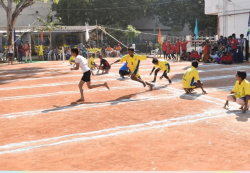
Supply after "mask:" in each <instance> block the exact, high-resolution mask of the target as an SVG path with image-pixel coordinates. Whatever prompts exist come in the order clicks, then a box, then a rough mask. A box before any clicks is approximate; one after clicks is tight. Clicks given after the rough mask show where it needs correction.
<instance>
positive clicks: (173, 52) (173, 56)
mask: <svg viewBox="0 0 250 173" xmlns="http://www.w3.org/2000/svg"><path fill="white" fill-rule="evenodd" d="M176 50H177V48H176V46H175V44H173V45H172V46H171V55H172V58H173V60H178V59H176V57H175V54H176Z"/></svg>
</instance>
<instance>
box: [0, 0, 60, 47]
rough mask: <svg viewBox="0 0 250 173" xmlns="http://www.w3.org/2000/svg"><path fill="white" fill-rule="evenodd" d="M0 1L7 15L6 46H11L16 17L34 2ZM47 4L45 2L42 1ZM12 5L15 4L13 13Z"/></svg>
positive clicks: (22, 0)
mask: <svg viewBox="0 0 250 173" xmlns="http://www.w3.org/2000/svg"><path fill="white" fill-rule="evenodd" d="M6 1H7V5H6V4H5V0H0V5H1V6H2V7H3V9H4V10H5V11H6V14H7V43H8V45H10V44H13V42H12V40H13V29H14V27H15V24H16V20H17V17H18V15H19V14H20V13H21V12H22V11H23V10H24V9H25V8H27V7H29V6H31V5H32V4H34V3H35V1H36V0H6ZM43 1H44V2H45V3H47V0H43ZM53 2H54V3H58V2H59V0H53ZM13 3H14V4H16V7H15V10H14V11H13V9H12V8H13Z"/></svg>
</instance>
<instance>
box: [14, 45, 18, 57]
mask: <svg viewBox="0 0 250 173" xmlns="http://www.w3.org/2000/svg"><path fill="white" fill-rule="evenodd" d="M14 57H15V58H16V60H18V53H17V46H16V43H14Z"/></svg>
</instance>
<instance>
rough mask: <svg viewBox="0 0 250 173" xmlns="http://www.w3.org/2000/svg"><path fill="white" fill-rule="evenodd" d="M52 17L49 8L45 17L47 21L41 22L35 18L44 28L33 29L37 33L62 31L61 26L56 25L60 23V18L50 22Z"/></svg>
mask: <svg viewBox="0 0 250 173" xmlns="http://www.w3.org/2000/svg"><path fill="white" fill-rule="evenodd" d="M51 17H52V9H51V8H50V11H49V14H48V15H47V21H45V20H43V19H42V18H40V17H37V20H38V21H39V22H41V23H43V25H44V26H42V27H34V28H35V29H36V30H37V31H53V30H55V29H57V28H59V29H62V28H63V26H61V25H57V23H59V22H60V21H61V18H57V19H56V20H54V21H52V22H51V21H50V19H51Z"/></svg>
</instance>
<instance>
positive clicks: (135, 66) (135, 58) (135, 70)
mask: <svg viewBox="0 0 250 173" xmlns="http://www.w3.org/2000/svg"><path fill="white" fill-rule="evenodd" d="M147 58H151V57H147V56H142V55H134V48H128V55H125V56H123V57H122V58H121V59H119V60H117V61H115V62H113V63H112V64H111V65H113V64H114V63H117V62H125V61H126V62H127V63H128V66H129V70H130V72H131V79H132V80H134V81H137V82H140V83H141V84H143V86H144V87H146V86H147V85H148V86H149V88H150V90H151V91H152V90H153V86H154V85H153V84H151V83H149V82H146V81H143V80H142V79H141V77H140V74H139V66H140V62H141V61H142V60H146V59H147Z"/></svg>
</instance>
